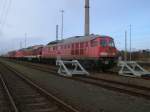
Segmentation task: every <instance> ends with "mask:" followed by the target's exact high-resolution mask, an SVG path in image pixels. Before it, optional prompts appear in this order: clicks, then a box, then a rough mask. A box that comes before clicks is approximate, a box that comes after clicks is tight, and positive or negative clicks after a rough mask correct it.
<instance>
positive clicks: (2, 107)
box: [0, 74, 18, 112]
mask: <svg viewBox="0 0 150 112" xmlns="http://www.w3.org/2000/svg"><path fill="white" fill-rule="evenodd" d="M0 112H18V110H17V108H16V106H15V104H14V101H13V98H12V96H11V95H10V93H9V91H8V88H7V86H6V84H5V82H4V80H3V78H2V75H1V74H0Z"/></svg>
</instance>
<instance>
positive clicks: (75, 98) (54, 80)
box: [0, 59, 150, 112]
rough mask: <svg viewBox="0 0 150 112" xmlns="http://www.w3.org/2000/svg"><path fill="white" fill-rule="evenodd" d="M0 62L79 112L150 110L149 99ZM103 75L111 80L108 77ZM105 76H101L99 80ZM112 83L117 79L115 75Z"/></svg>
mask: <svg viewBox="0 0 150 112" xmlns="http://www.w3.org/2000/svg"><path fill="white" fill-rule="evenodd" d="M0 62H3V63H5V64H6V65H9V66H11V67H13V69H15V70H17V71H18V72H20V73H22V75H24V76H25V77H27V78H29V79H30V80H32V81H33V82H35V83H36V84H38V85H39V86H40V87H42V88H44V89H45V90H47V91H48V92H50V93H52V94H53V95H55V96H57V97H58V98H60V99H61V100H63V101H64V102H66V103H67V104H70V105H72V107H74V108H76V109H77V110H79V111H80V112H149V110H150V100H149V99H147V98H144V97H141V96H134V95H130V94H128V93H123V92H119V91H114V90H111V89H108V88H103V87H100V86H96V85H92V84H88V83H83V82H80V81H76V80H71V79H67V78H63V77H58V76H55V75H52V74H51V73H48V72H44V71H41V70H36V69H33V68H31V67H29V66H28V67H27V66H24V65H21V64H17V63H14V62H11V61H8V60H3V59H0ZM56 75H57V74H56ZM107 76H108V77H109V78H111V76H109V75H107ZM107 76H104V74H103V77H107ZM116 80H120V79H119V78H117V76H116ZM137 80H138V79H137ZM120 81H129V79H126V78H122V80H120ZM143 81H144V80H143ZM135 82H136V81H135ZM147 82H148V81H147ZM14 83H15V81H14ZM138 83H140V81H139V82H138ZM143 83H144V82H143ZM146 84H148V83H145V85H146ZM143 86H144V85H143Z"/></svg>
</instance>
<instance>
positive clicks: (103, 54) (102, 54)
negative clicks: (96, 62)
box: [100, 52, 108, 56]
mask: <svg viewBox="0 0 150 112" xmlns="http://www.w3.org/2000/svg"><path fill="white" fill-rule="evenodd" d="M100 55H101V56H107V55H108V53H107V52H101V53H100Z"/></svg>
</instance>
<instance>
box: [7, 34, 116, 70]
mask: <svg viewBox="0 0 150 112" xmlns="http://www.w3.org/2000/svg"><path fill="white" fill-rule="evenodd" d="M10 54H11V55H10V56H9V57H13V58H17V59H24V60H25V59H26V60H30V61H33V60H34V61H39V62H44V63H55V61H56V59H57V57H61V59H63V60H73V59H76V60H78V61H80V63H81V64H82V65H83V66H84V67H85V68H102V69H109V68H111V67H112V66H113V65H115V63H116V61H117V49H116V47H115V44H114V40H113V38H111V37H109V36H101V35H89V36H76V37H71V38H67V39H64V40H59V41H53V42H50V43H49V44H48V45H46V46H33V47H29V48H27V49H22V50H18V51H15V53H14V52H13V53H12V52H11V53H10ZM12 55H13V56H12Z"/></svg>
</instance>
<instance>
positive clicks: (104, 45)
mask: <svg viewBox="0 0 150 112" xmlns="http://www.w3.org/2000/svg"><path fill="white" fill-rule="evenodd" d="M100 45H101V46H102V47H106V46H107V41H106V40H105V39H102V40H101V41H100Z"/></svg>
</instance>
